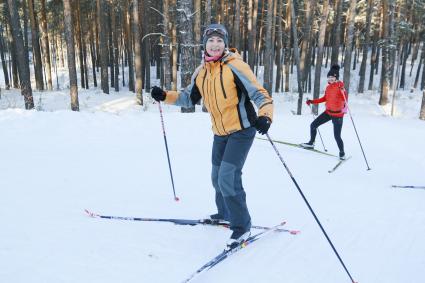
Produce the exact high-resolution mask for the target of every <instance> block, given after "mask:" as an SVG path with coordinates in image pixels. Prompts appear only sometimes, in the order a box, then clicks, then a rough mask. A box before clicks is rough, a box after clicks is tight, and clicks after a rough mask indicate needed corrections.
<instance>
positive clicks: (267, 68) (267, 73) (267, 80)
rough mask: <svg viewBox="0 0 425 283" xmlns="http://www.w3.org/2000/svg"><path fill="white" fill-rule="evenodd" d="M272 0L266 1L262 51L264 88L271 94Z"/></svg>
mask: <svg viewBox="0 0 425 283" xmlns="http://www.w3.org/2000/svg"><path fill="white" fill-rule="evenodd" d="M273 2H274V1H273V0H268V1H267V19H266V38H265V41H266V48H265V51H264V58H265V60H264V83H263V84H264V88H265V89H266V90H267V92H268V93H269V94H270V95H272V93H273V42H272V32H273V23H272V22H273Z"/></svg>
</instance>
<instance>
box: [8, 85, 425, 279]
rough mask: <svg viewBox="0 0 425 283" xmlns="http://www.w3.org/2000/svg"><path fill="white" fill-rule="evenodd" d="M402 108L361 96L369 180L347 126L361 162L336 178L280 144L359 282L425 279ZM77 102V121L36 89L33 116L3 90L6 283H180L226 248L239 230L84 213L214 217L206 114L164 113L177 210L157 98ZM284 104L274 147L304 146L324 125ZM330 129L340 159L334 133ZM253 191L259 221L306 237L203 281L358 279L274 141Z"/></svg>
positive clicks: (418, 177) (418, 195) (356, 99)
mask: <svg viewBox="0 0 425 283" xmlns="http://www.w3.org/2000/svg"><path fill="white" fill-rule="evenodd" d="M398 95H400V100H398V102H397V115H396V116H395V117H390V116H388V113H389V112H388V109H389V108H388V109H386V108H382V107H380V106H378V104H377V101H378V96H377V94H376V93H373V92H369V93H366V94H364V95H352V96H351V97H350V108H351V111H352V115H353V119H354V122H355V123H356V127H357V130H358V132H359V135H360V138H361V142H362V145H363V147H364V150H365V153H366V157H367V160H368V162H369V165H370V167H371V168H372V170H371V171H367V170H366V169H367V166H366V163H365V160H364V158H363V155H362V152H361V150H360V147H359V144H358V141H357V138H356V135H355V132H354V128H353V125H352V123H351V120H350V118H349V116H346V118H345V119H344V127H343V139H344V142H345V146H346V153H347V155H351V156H352V158H351V159H350V160H349V161H347V162H346V163H344V164H343V165H342V166H341V167H340V168H338V169H337V170H336V171H335V172H334V173H332V174H329V173H328V172H327V171H328V170H329V169H330V168H332V167H333V166H334V165H335V164H336V162H337V160H336V159H335V158H332V157H328V156H324V155H323V156H322V155H320V154H317V153H313V152H309V151H305V150H302V149H298V148H294V147H288V146H285V145H280V144H276V146H277V148H278V150H279V152H280V154H281V155H282V156H283V158H284V160H285V162H286V164H287V165H288V167H289V168H290V170H291V173H292V174H293V176H294V178H295V179H296V181H297V182H298V184H299V186H300V187H301V189H302V190H303V193H304V194H305V196H306V198H307V200H308V201H309V202H310V204H311V206H312V207H313V209H314V211H315V213H316V214H317V216H318V218H319V219H320V221H321V223H322V225H323V226H324V228H325V230H326V231H327V233H328V234H329V236H330V238H331V240H332V241H333V244H334V245H335V247H336V249H337V250H338V252H339V254H340V255H341V257H342V259H343V260H344V263H345V264H346V266H347V268H348V270H349V271H350V273H351V275H352V276H353V278H354V279H355V280H356V281H358V282H361V283H367V282H374V283H376V282H386V283H392V282H393V283H396V282H397V283H398V282H420V281H421V280H422V278H423V277H424V275H425V271H424V270H425V269H424V267H425V257H424V254H425V244H424V241H423V235H424V234H425V225H424V224H425V211H424V207H425V206H424V205H425V190H420V189H418V190H414V189H395V188H391V187H390V186H391V185H392V184H398V185H424V170H425V151H424V150H423V141H424V139H425V124H424V121H421V120H419V119H418V118H417V117H418V115H419V107H420V99H421V93H420V92H418V91H417V92H415V93H413V94H410V93H407V92H400V93H399V94H398ZM40 97H41V98H42V99H41V102H40ZM79 98H80V106H81V111H80V112H79V113H75V112H72V111H70V110H69V93H68V90H66V89H64V90H59V91H51V92H34V99H35V101H36V105H38V108H39V109H41V110H43V111H35V110H33V111H26V110H23V99H22V97H21V96H20V93H19V91H17V90H10V91H4V90H3V91H2V98H1V99H0V108H1V109H2V110H0V132H1V139H0V149H1V161H0V172H1V178H0V188H1V197H0V223H1V224H2V225H1V226H2V227H1V229H0V266H2V268H1V269H0V281H1V282H181V281H182V280H183V279H185V278H186V277H187V276H189V275H190V274H191V273H192V272H193V271H195V270H196V269H197V268H199V267H200V266H202V265H203V264H204V263H205V262H206V261H208V260H209V259H210V258H212V257H213V256H215V255H216V254H218V253H219V252H220V251H221V250H222V248H223V247H224V245H225V242H226V240H227V239H228V237H229V235H230V231H228V230H226V229H224V228H217V227H207V226H195V227H190V226H189V227H188V226H177V225H173V224H167V223H143V222H130V221H113V220H101V219H92V218H89V217H87V216H86V215H85V214H84V209H85V208H87V209H90V210H92V211H94V212H97V213H101V214H106V215H119V216H138V217H169V218H191V219H197V218H202V217H205V216H206V215H208V214H211V213H214V212H215V204H214V189H213V188H212V186H211V183H210V166H211V165H210V153H211V143H212V132H211V124H210V121H209V116H208V114H206V113H202V111H201V110H200V108H197V111H196V113H192V114H181V113H180V112H179V108H178V107H174V106H166V105H164V106H163V110H164V120H165V128H166V134H167V140H168V146H169V150H170V157H171V165H172V169H173V174H174V181H175V188H176V193H177V195H178V196H179V197H180V201H179V202H175V201H174V200H173V192H172V187H171V183H170V177H169V171H168V164H167V158H166V154H165V147H164V139H163V134H162V129H161V123H160V117H159V111H158V107H157V104H153V103H152V101H151V100H149V99H145V106H143V107H140V106H136V105H135V98H134V95H133V94H131V93H129V92H128V91H126V90H125V89H124V90H123V91H121V92H120V93H119V94H116V93H113V90H111V94H110V95H105V94H102V93H101V91H100V90H94V89H91V90H81V89H80V90H79ZM274 99H275V107H276V110H275V118H274V123H273V125H272V128H271V130H270V136H271V137H272V138H274V139H277V140H284V141H288V142H296V143H298V142H305V141H306V140H307V139H308V132H309V124H310V122H311V121H312V119H313V117H312V116H311V114H309V113H308V111H307V108H305V109H304V114H303V115H301V116H294V115H292V114H291V111H290V110H294V109H296V102H297V99H296V95H295V94H292V95H291V94H276V95H275V97H274ZM321 109H323V108H321ZM320 130H321V133H322V136H323V138H324V141H325V144H326V147H327V148H328V150H329V152H331V153H337V147H336V143H335V141H334V140H333V133H332V126H331V124H330V123H328V124H326V125H324V126H322V127H321V128H320ZM318 141H319V140H318ZM317 148H318V149H322V148H321V144H320V143H319V142H318V143H317ZM243 178H244V186H245V189H246V192H247V201H248V206H249V209H250V212H251V216H252V221H253V223H254V224H258V225H270V226H272V225H275V224H276V223H278V222H280V221H281V220H286V221H287V222H288V223H287V227H288V228H290V229H297V230H301V233H300V234H299V235H295V236H294V235H290V234H287V233H273V234H271V235H269V236H267V238H264V239H263V240H261V241H258V242H257V243H256V244H255V245H252V246H250V247H248V248H246V249H244V250H242V251H240V252H239V253H237V254H235V255H234V256H232V257H231V258H229V259H227V260H226V261H225V262H223V263H222V264H220V265H218V266H216V267H214V268H213V269H211V270H209V271H208V272H206V273H204V274H202V275H200V276H199V277H197V278H196V279H195V280H194V282H291V283H297V282H303V283H304V282H350V280H349V278H348V276H347V274H346V273H345V271H344V269H343V268H342V266H341V265H340V263H339V261H338V259H337V257H336V256H335V255H334V253H333V251H332V249H331V247H330V246H329V244H328V242H327V241H326V239H325V237H324V236H323V234H322V232H321V231H320V229H319V227H318V225H317V224H316V223H315V220H314V218H313V217H312V215H311V213H310V212H309V210H308V208H307V206H306V205H305V203H304V201H303V200H302V198H301V196H300V195H299V193H298V191H297V190H296V187H295V186H294V183H293V181H292V180H291V178H290V177H289V175H288V174H287V172H286V171H285V169H284V167H283V165H282V163H281V162H280V160H279V159H278V157H277V155H276V153H275V152H274V150H273V148H272V147H271V146H270V144H269V143H268V142H267V141H262V140H259V139H256V140H255V142H254V145H253V147H252V149H251V151H250V154H249V156H248V160H247V162H246V165H245V167H244V175H243ZM253 232H255V231H253Z"/></svg>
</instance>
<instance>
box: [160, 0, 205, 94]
mask: <svg viewBox="0 0 425 283" xmlns="http://www.w3.org/2000/svg"><path fill="white" fill-rule="evenodd" d="M162 5H163V7H162V10H163V18H162V19H163V33H164V35H165V36H164V37H163V45H162V48H161V51H162V68H163V72H164V87H165V89H171V68H170V66H171V63H170V27H171V23H170V19H169V15H170V9H169V6H168V0H163V1H162ZM198 13H201V11H199V12H198ZM199 42H200V41H199Z"/></svg>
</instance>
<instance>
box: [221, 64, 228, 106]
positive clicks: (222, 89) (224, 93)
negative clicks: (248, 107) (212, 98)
mask: <svg viewBox="0 0 425 283" xmlns="http://www.w3.org/2000/svg"><path fill="white" fill-rule="evenodd" d="M220 84H221V91H223V95H224V98H225V99H227V95H226V91H225V90H224V84H223V66H222V65H221V64H220Z"/></svg>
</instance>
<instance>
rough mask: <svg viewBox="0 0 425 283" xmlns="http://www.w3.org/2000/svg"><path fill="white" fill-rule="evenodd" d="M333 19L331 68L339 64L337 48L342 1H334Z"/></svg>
mask: <svg viewBox="0 0 425 283" xmlns="http://www.w3.org/2000/svg"><path fill="white" fill-rule="evenodd" d="M335 11H336V15H335V19H334V25H333V34H334V40H333V45H332V55H331V66H332V65H336V64H338V62H339V58H338V56H339V47H340V45H341V24H342V0H335Z"/></svg>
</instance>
